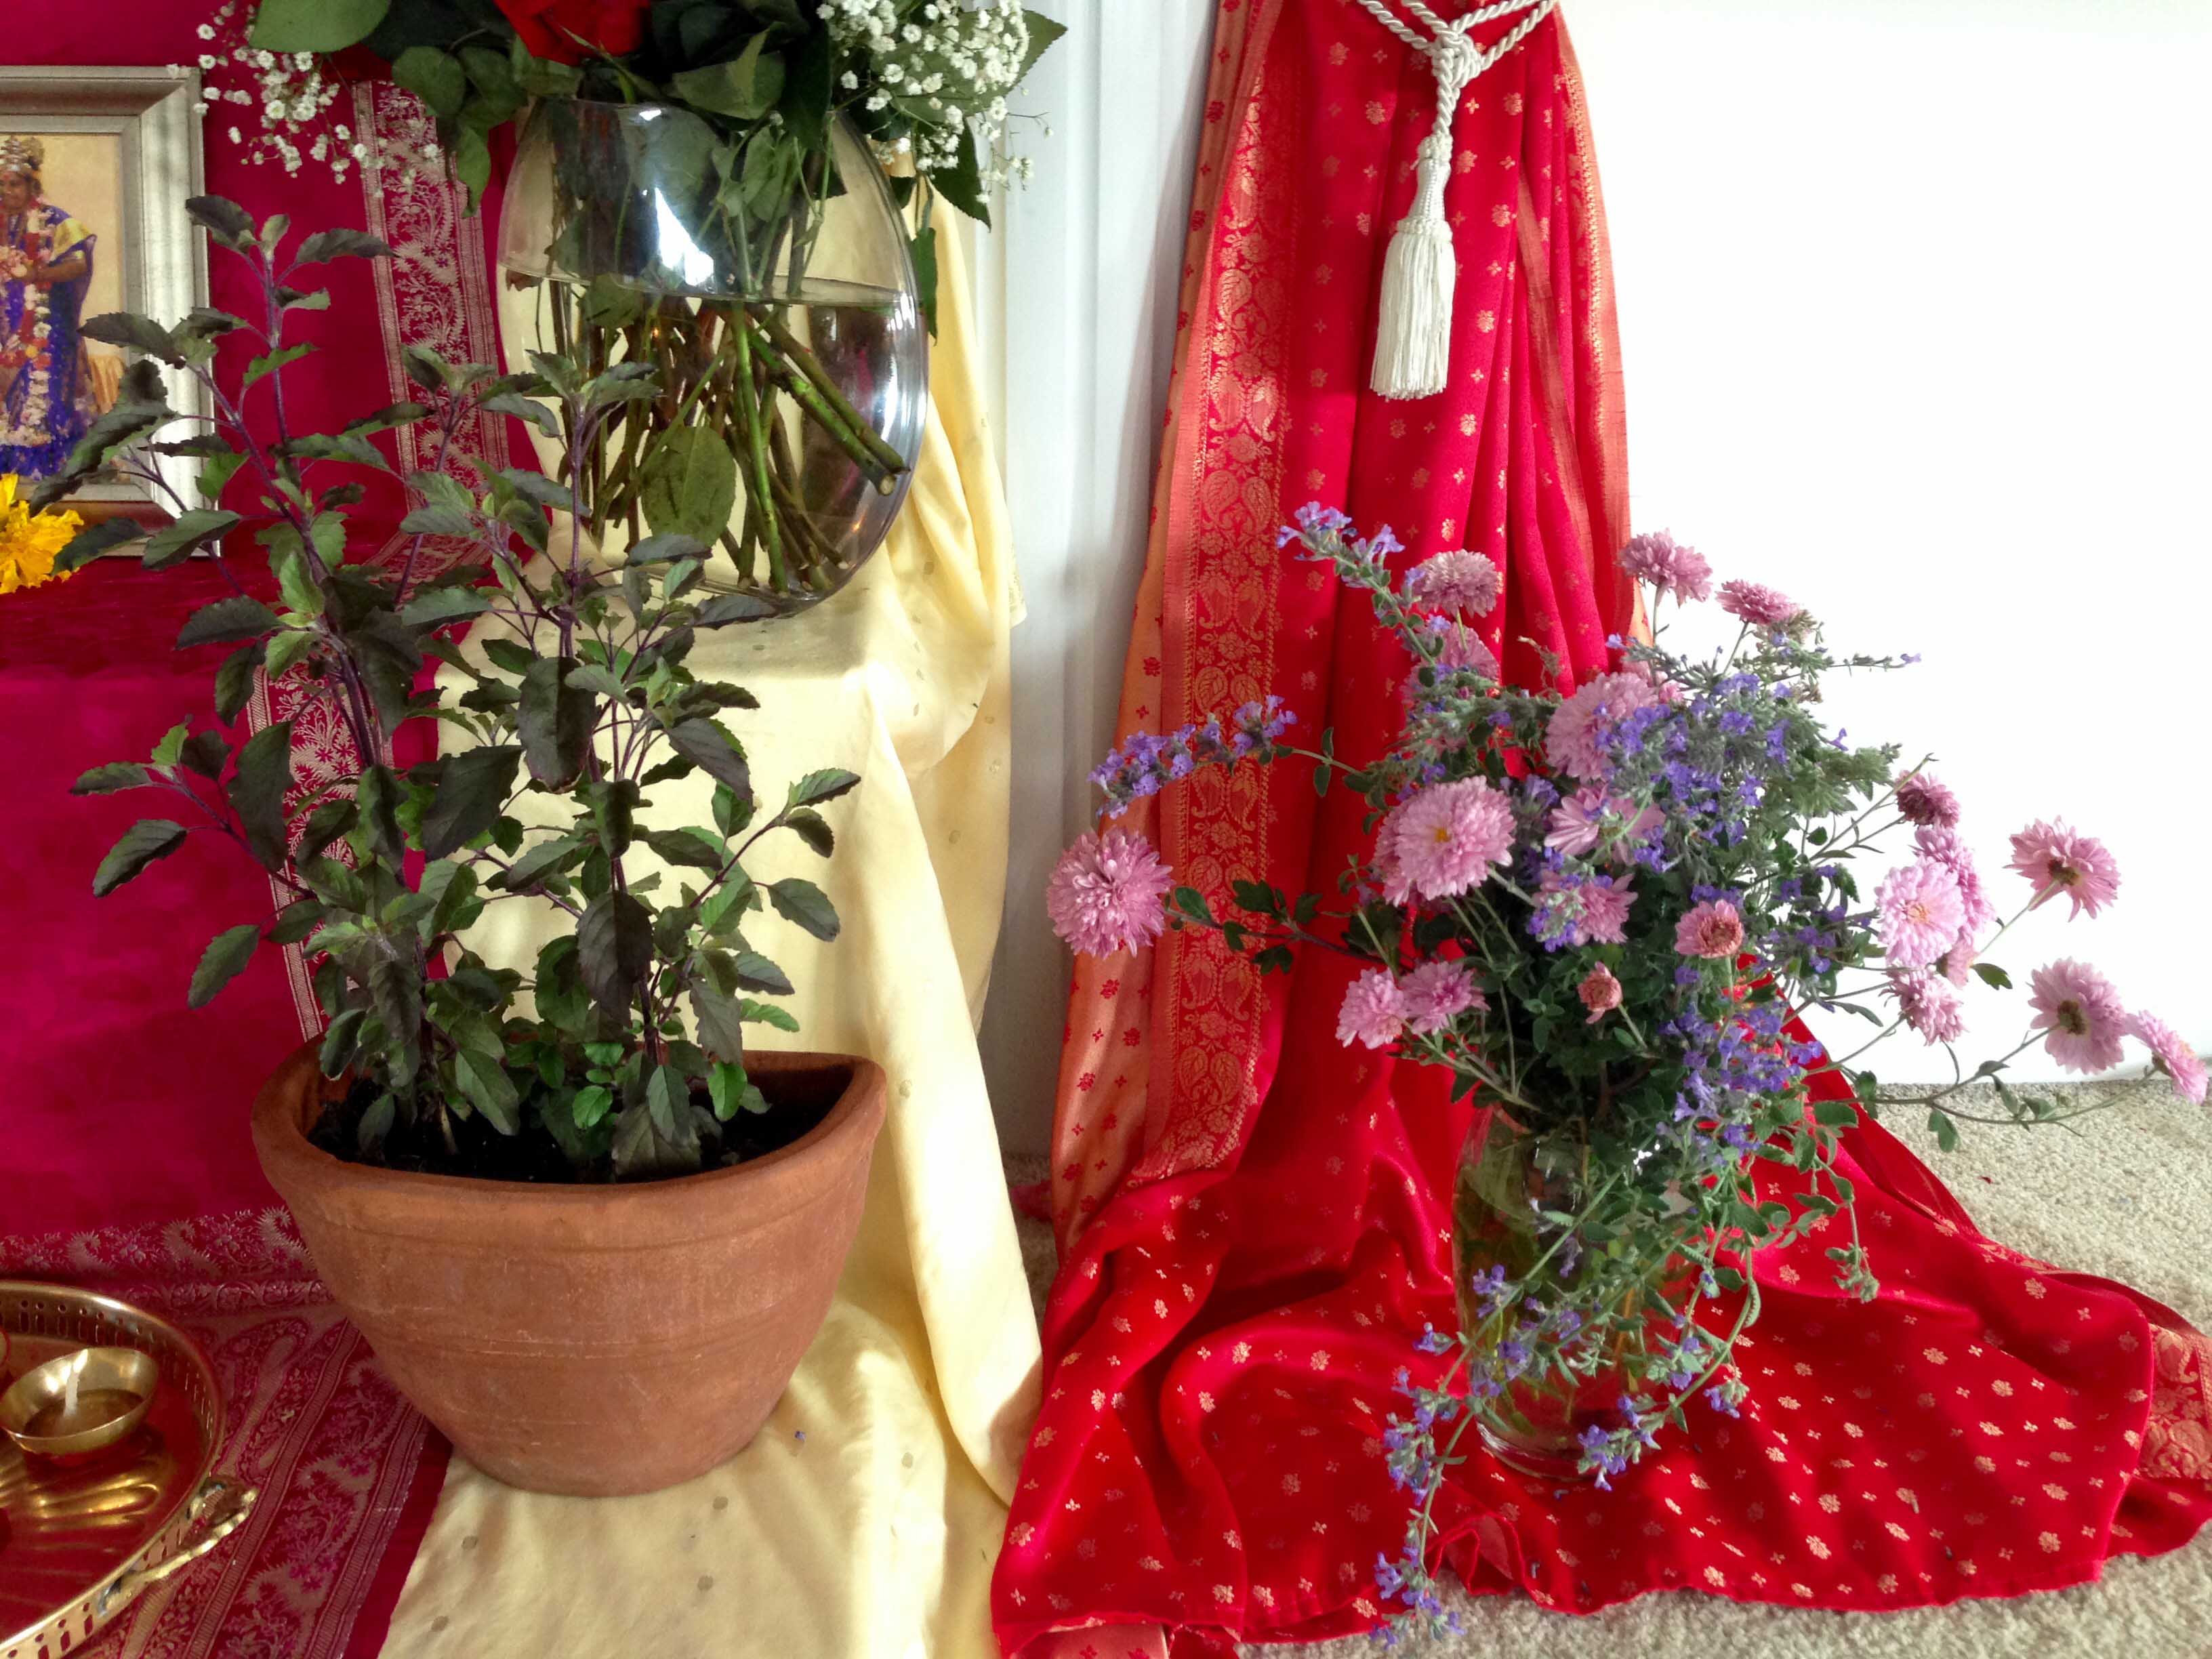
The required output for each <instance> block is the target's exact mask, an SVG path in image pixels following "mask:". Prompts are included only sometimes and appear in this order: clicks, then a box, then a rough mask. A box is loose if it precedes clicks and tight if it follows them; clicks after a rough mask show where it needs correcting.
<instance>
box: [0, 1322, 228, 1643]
mask: <svg viewBox="0 0 2212 1659" xmlns="http://www.w3.org/2000/svg"><path fill="white" fill-rule="evenodd" d="M0 1331H5V1332H6V1333H7V1334H8V1339H9V1341H8V1356H7V1364H8V1377H7V1380H8V1381H10V1382H12V1381H13V1380H14V1378H15V1377H18V1376H21V1375H23V1373H25V1372H26V1371H28V1370H31V1369H33V1367H35V1366H37V1365H40V1364H44V1363H45V1362H46V1361H47V1360H50V1359H54V1358H59V1357H60V1356H62V1355H63V1354H65V1353H68V1352H70V1351H71V1350H73V1349H76V1348H82V1347H118V1348H135V1349H137V1350H138V1351H139V1352H142V1353H145V1354H148V1355H150V1356H151V1357H152V1358H153V1359H154V1361H155V1364H156V1365H157V1366H158V1367H159V1371H160V1378H161V1382H160V1386H159V1387H158V1388H157V1389H155V1393H154V1396H153V1399H152V1401H151V1403H150V1405H149V1408H148V1410H147V1413H146V1416H145V1419H144V1421H143V1422H142V1423H141V1424H140V1425H138V1426H137V1428H136V1429H135V1430H134V1431H132V1432H131V1434H130V1435H129V1436H127V1437H125V1438H124V1439H123V1440H121V1441H119V1442H118V1443H115V1444H114V1445H112V1446H109V1447H107V1448H106V1449H102V1450H100V1451H95V1452H90V1453H87V1454H83V1455H80V1456H76V1457H69V1458H49V1457H27V1456H26V1455H24V1454H23V1453H22V1452H21V1451H20V1450H19V1449H17V1448H16V1447H15V1444H14V1443H12V1442H10V1441H8V1440H6V1439H4V1438H0V1659H51V1656H57V1655H59V1654H62V1653H69V1652H74V1651H75V1650H76V1649H77V1648H78V1647H80V1646H81V1645H82V1644H84V1643H85V1642H87V1641H88V1640H90V1639H91V1638H92V1636H93V1634H94V1632H97V1631H98V1630H100V1628H101V1627H102V1626H105V1625H106V1623H107V1622H108V1621H109V1620H112V1619H113V1618H114V1617H115V1616H116V1615H117V1614H118V1613H121V1612H122V1611H123V1609H124V1608H125V1607H126V1606H128V1605H129V1604H130V1602H131V1599H132V1598H133V1597H135V1596H136V1595H137V1594H138V1592H139V1591H141V1590H142V1589H145V1588H146V1587H147V1586H148V1585H149V1584H152V1583H157V1582H158V1581H159V1580H161V1579H163V1578H166V1577H168V1576H169V1575H170V1574H171V1573H173V1572H176V1571H179V1570H180V1569H182V1568H183V1567H185V1565H188V1564H189V1563H191V1562H192V1561H194V1560H197V1559H198V1558H199V1557H200V1556H202V1555H204V1554H206V1553H207V1552H208V1551H210V1549H213V1548H214V1547H216V1544H218V1543H220V1542H221V1541H222V1540H223V1539H224V1538H226V1537H228V1536H229V1534H231V1533H232V1532H234V1531H235V1530H236V1529H237V1528H238V1526H239V1524H240V1522H243V1521H244V1520H245V1519H246V1511H247V1510H248V1509H250V1508H251V1507H252V1503H253V1499H254V1497H255V1493H254V1492H253V1491H252V1488H250V1487H247V1488H242V1489H241V1488H239V1487H235V1486H231V1485H229V1484H228V1483H226V1482H224V1481H222V1480H216V1478H215V1477H214V1474H213V1469H214V1466H215V1459H216V1452H217V1451H218V1450H219V1449H221V1447H222V1435H223V1413H222V1395H220V1393H219V1392H218V1391H217V1389H216V1380H215V1372H214V1370H212V1369H211V1368H210V1366H209V1364H208V1362H207V1357H206V1356H205V1355H204V1354H203V1353H202V1352H200V1351H199V1347H198V1346H197V1344H196V1343H194V1342H193V1341H192V1340H191V1338H190V1337H188V1336H186V1335H185V1334H184V1333H183V1332H182V1331H180V1330H179V1329H178V1328H176V1327H175V1326H173V1325H172V1324H170V1323H169V1322H167V1320H165V1319H160V1318H157V1317H155V1316H154V1315H152V1314H149V1313H147V1312H144V1311H143V1310H140V1309H137V1308H133V1307H131V1306H130V1305H129V1304H127V1303H122V1302H117V1301H115V1300H113V1299H112V1298H110V1297H104V1296H96V1295H94V1294H93V1293H92V1292H90V1291H80V1290H75V1289H72V1288H70V1287H69V1286H66V1285H37V1284H30V1283H26V1282H23V1281H20V1280H12V1279H0Z"/></svg>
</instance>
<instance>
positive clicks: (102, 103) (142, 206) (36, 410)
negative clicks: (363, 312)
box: [0, 67, 207, 521]
mask: <svg viewBox="0 0 2212 1659" xmlns="http://www.w3.org/2000/svg"><path fill="white" fill-rule="evenodd" d="M198 95H199V76H198V75H197V72H195V71H192V70H171V69H155V68H114V69H100V68H92V69H80V68H67V69H63V68H52V69H48V68H8V67H0V473H14V474H15V475H16V476H17V477H19V478H20V479H21V480H22V481H23V482H24V483H25V485H26V486H28V485H29V484H30V483H33V482H34V481H36V480H38V479H40V478H44V477H51V476H52V475H53V474H55V473H57V472H58V471H61V470H62V466H63V463H64V461H65V460H66V459H67V458H68V456H69V453H70V451H71V450H72V449H73V448H75V447H76V444H77V442H78V441H79V440H80V439H82V437H83V436H84V435H85V433H86V431H87V429H88V428H89V427H90V426H91V424H92V423H93V422H94V421H95V420H97V419H98V418H99V417H100V416H101V415H102V414H103V413H105V412H106V410H109V409H111V408H112V407H113V406H114V404H115V400H116V396H117V392H118V388H119V387H120V385H121V382H122V379H123V370H124V367H125V357H124V354H123V352H122V351H121V350H120V349H118V348H117V347H114V346H112V345H106V344H102V343H100V342H99V341H96V340H90V339H88V338H86V337H85V335H84V332H83V328H84V324H85V322H86V321H87V320H88V319H91V318H94V317H98V316H101V315H103V314H105V313H108V312H112V311H135V312H139V313H144V314H145V315H148V316H151V317H156V318H170V319H174V318H179V317H182V316H183V315H184V314H185V313H186V312H188V311H190V310H191V308H192V307H194V306H197V305H205V304H206V303H207V253H206V248H205V245H204V242H203V241H202V240H201V238H200V236H199V235H198V234H197V231H196V229H195V228H194V227H193V225H192V222H191V220H190V219H189V218H188V217H187V216H185V199H186V198H187V197H191V196H196V195H197V194H199V193H200V190H201V183H200V134H199V117H198V114H197V99H198ZM169 380H170V402H171V404H173V406H174V407H175V408H176V409H178V410H179V411H180V412H182V413H185V414H188V415H190V414H198V413H201V412H203V407H204V400H203V398H202V396H201V394H200V392H199V388H198V387H197V386H196V385H194V384H192V383H191V382H190V381H188V380H185V377H183V376H180V375H175V374H172V375H171V376H169ZM167 465H173V466H175V467H176V468H177V476H176V477H172V478H170V479H169V483H171V484H172V486H173V487H175V488H177V489H179V492H180V493H182V494H184V495H185V498H186V499H188V500H189V499H191V495H190V478H191V471H190V469H191V467H192V465H194V464H193V463H191V462H190V461H181V462H179V461H171V462H169V463H167ZM68 505H69V506H70V507H73V508H74V509H76V511H77V512H78V513H81V514H82V515H83V516H84V517H85V518H87V519H88V520H89V519H98V518H104V517H107V516H109V515H111V514H113V513H131V514H132V515H133V516H134V517H139V518H144V519H149V520H155V521H159V520H164V519H166V518H167V516H168V514H167V512H166V511H165V510H163V508H162V507H161V505H160V504H159V503H157V502H156V501H155V498H154V492H153V491H152V489H150V487H149V486H148V485H146V484H145V483H143V482H137V481H131V480H127V479H112V480H108V479H102V480H100V481H98V482H95V483H91V484H88V485H87V486H85V487H84V488H83V489H81V490H78V491H77V492H76V494H74V495H71V496H70V499H69V501H68Z"/></svg>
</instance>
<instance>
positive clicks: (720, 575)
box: [536, 279, 928, 612]
mask: <svg viewBox="0 0 2212 1659" xmlns="http://www.w3.org/2000/svg"><path fill="white" fill-rule="evenodd" d="M536 310H537V313H538V319H537V320H538V326H539V329H540V330H541V331H542V333H541V335H540V337H543V338H544V339H546V340H548V341H550V342H552V343H555V344H556V347H557V349H562V350H564V351H565V350H570V349H576V348H578V347H580V348H581V349H582V350H583V351H584V352H585V353H586V355H587V356H588V358H589V360H591V361H595V362H609V363H613V362H626V361H643V362H651V363H652V364H653V366H654V368H655V369H656V370H657V372H658V389H657V392H656V395H655V396H654V397H653V398H652V399H650V400H649V401H645V402H641V403H638V404H631V405H629V406H627V407H626V408H625V409H624V410H623V414H622V416H620V417H619V418H618V419H617V422H616V423H615V424H614V425H613V426H612V427H611V429H610V432H609V434H608V436H607V438H606V440H605V441H604V442H603V443H602V444H601V446H600V447H599V451H598V452H597V453H594V454H593V455H592V456H591V457H590V458H588V459H587V463H586V466H585V467H584V468H583V470H582V490H583V495H584V504H585V510H586V515H587V519H588V522H589V525H590V526H591V527H592V532H593V535H594V539H595V540H596V541H597V542H598V543H599V545H601V546H602V547H603V548H605V549H607V550H610V551H611V550H614V549H616V548H619V547H627V546H631V545H635V544H636V543H637V542H638V541H640V540H641V539H643V538H646V537H647V536H650V535H654V534H660V533H666V532H678V533H681V534H684V535H688V536H691V537H694V538H696V539H697V540H699V541H702V542H704V543H706V544H708V546H709V547H713V548H717V549H719V550H720V554H721V555H722V558H721V559H720V560H718V561H717V562H715V563H714V565H713V566H710V567H709V572H708V581H709V585H710V586H716V587H720V588H725V589H736V590H739V591H744V592H750V593H752V594H755V595H756V596H757V597H759V598H760V599H763V602H764V603H765V604H766V605H768V606H769V607H770V609H771V610H773V611H776V612H785V611H797V610H800V609H803V608H805V606H807V605H811V604H813V603H815V602H816V601H817V600H819V599H824V598H826V597H828V596H829V594H831V593H833V592H836V591H837V589H838V588H840V587H842V586H843V585H844V583H845V581H846V580H847V579H848V578H849V577H850V576H851V575H852V574H853V573H854V571H855V570H857V569H858V568H860V565H861V564H862V563H863V562H866V559H867V557H868V556H869V555H870V554H871V553H872V552H873V551H874V550H875V548H876V547H877V545H878V544H879V543H880V542H881V541H882V539H883V537H884V532H886V531H887V530H888V529H889V527H890V523H891V520H893V519H894V518H896V516H897V513H898V511H899V508H900V507H901V505H902V503H903V502H904V501H905V498H906V492H907V489H908V486H909V484H910V483H912V481H913V476H914V475H913V471H912V468H911V466H910V465H909V464H908V457H909V456H911V455H913V454H915V453H916V452H917V451H918V450H919V448H920V446H921V432H922V427H923V423H924V422H925V421H926V419H927V413H928V385H927V372H926V368H927V359H926V358H925V357H921V356H919V355H918V354H917V352H916V350H915V343H916V341H917V339H918V337H919V332H920V331H919V329H918V327H917V325H916V319H915V312H914V301H913V299H912V296H911V295H906V294H903V293H901V292H899V291H898V290H896V289H883V288H875V287H871V286H868V285H865V284H861V283H840V282H834V281H825V280H809V281H807V282H805V283H802V284H801V285H800V287H799V290H798V292H797V294H796V295H789V294H779V295H777V296H776V297H775V298H774V299H736V298H732V299H727V300H720V299H716V300H701V299H698V298H696V297H692V296H688V295H670V296H655V295H648V294H643V293H641V292H639V291H638V290H636V289H630V288H628V287H627V286H626V285H621V284H616V283H610V282H608V281H606V280H605V279H602V280H601V281H599V282H597V283H592V284H589V285H579V284H574V283H559V282H547V283H544V284H542V285H541V287H540V293H539V294H538V296H537V306H536Z"/></svg>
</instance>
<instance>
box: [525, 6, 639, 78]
mask: <svg viewBox="0 0 2212 1659" xmlns="http://www.w3.org/2000/svg"><path fill="white" fill-rule="evenodd" d="M498 3H499V9H501V11H502V12H505V13H506V14H507V21H508V22H510V23H512V24H513V25H514V32H515V33H517V34H519V35H520V36H521V37H522V44H523V45H524V46H526V47H528V48H529V51H530V55H531V56H532V57H533V58H550V59H551V60H553V61H554V62H555V63H557V64H576V63H580V62H582V61H583V59H584V58H585V56H586V52H587V51H590V50H593V49H596V50H598V51H599V52H605V53H606V54H607V56H609V57H610V58H626V57H628V56H629V54H630V53H631V52H635V51H636V50H637V49H638V47H639V46H641V45H642V44H644V40H645V13H646V8H647V6H649V5H651V4H652V3H653V0H498Z"/></svg>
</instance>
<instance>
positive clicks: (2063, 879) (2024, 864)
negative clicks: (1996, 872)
mask: <svg viewBox="0 0 2212 1659" xmlns="http://www.w3.org/2000/svg"><path fill="white" fill-rule="evenodd" d="M2012 867H2013V868H2014V869H2015V870H2017V871H2019V872H2020V873H2021V875H2023V876H2025V877H2027V879H2028V881H2029V882H2030V883H2031V884H2033V886H2034V888H2035V893H2036V897H2035V902H2036V904H2037V905H2041V904H2043V903H2045V902H2046V901H2048V900H2050V899H2053V898H2056V897H2057V896H2059V895H2060V894H2062V893H2063V895H2065V896H2066V897H2068V898H2069V899H2071V900H2072V901H2073V902H2074V908H2073V909H2072V910H2071V911H2070V912H2069V913H2068V915H2069V920H2070V919H2071V918H2072V917H2074V916H2078V915H2081V913H2082V912H2083V911H2085V910H2086V911H2087V912H2088V913H2089V914H2090V915H2092V916H2093V915H2096V914H2097V912H2098V911H2100V910H2101V909H2103V908H2105V907H2106V905H2108V904H2110V903H2112V902H2113V901H2114V900H2115V899H2117V898H2118V897H2119V896H2120V866H2119V863H2118V860H2115V859H2114V858H2113V857H2112V854H2111V852H2110V851H2109V850H2107V848H2106V846H2105V843H2104V842H2101V841H2099V840H2098V839H2097V838H2096V837H2095V836H2085V835H2082V834H2081V832H2080V831H2078V830H2075V829H2069V828H2068V827H2067V825H2066V823H2065V820H2063V818H2062V819H2061V820H2059V821H2058V822H2057V823H2045V822H2044V821H2043V820H2042V819H2040V818H2038V819H2037V820H2036V821H2035V822H2034V823H2031V824H2029V825H2028V826H2027V829H2023V830H2021V832H2020V833H2019V834H2018V835H2016V836H2014V837H2013V838H2012Z"/></svg>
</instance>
